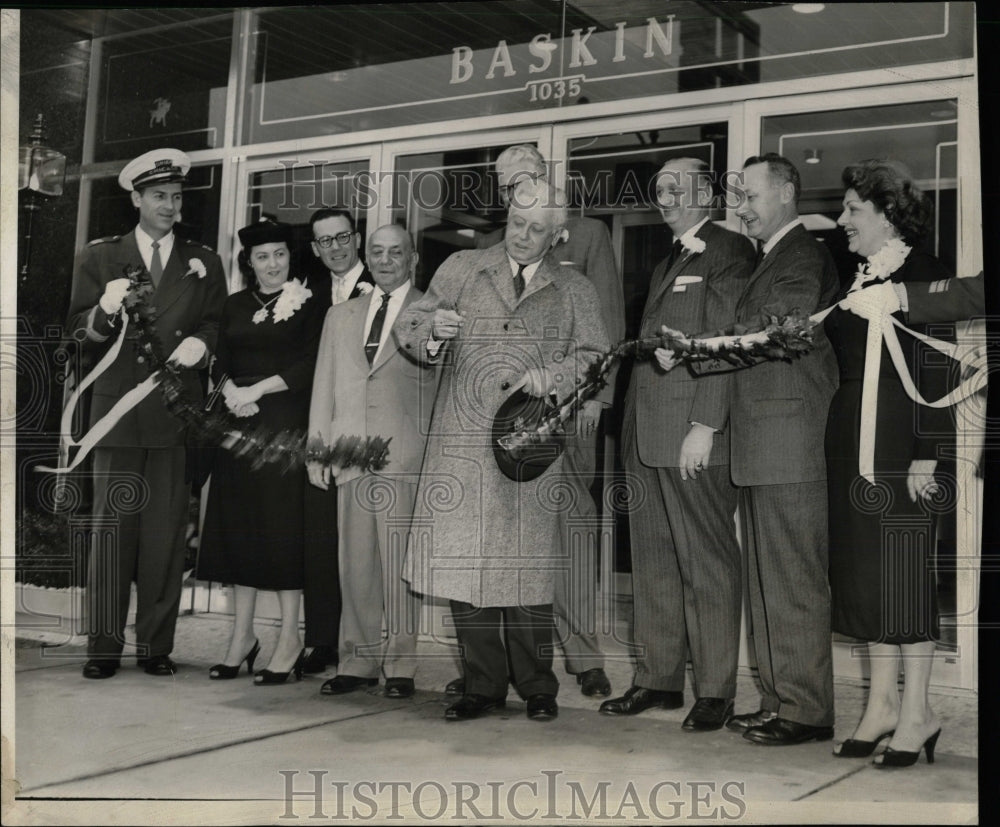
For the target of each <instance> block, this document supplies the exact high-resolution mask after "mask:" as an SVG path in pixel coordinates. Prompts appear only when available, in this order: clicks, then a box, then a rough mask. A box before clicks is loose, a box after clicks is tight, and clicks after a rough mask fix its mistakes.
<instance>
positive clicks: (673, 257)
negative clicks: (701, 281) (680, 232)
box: [667, 238, 684, 271]
mask: <svg viewBox="0 0 1000 827" xmlns="http://www.w3.org/2000/svg"><path fill="white" fill-rule="evenodd" d="M683 249H684V248H683V247H682V246H681V240H680V239H679V238H675V239H674V243H673V245H672V246H671V247H670V255H669V256H667V270H668V271H669V270H670V268H671V267H673V266H674V265H675V264H676V263H677V260H678V259H679V258H680V257H681V250H683Z"/></svg>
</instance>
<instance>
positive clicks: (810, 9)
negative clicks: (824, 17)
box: [792, 3, 826, 14]
mask: <svg viewBox="0 0 1000 827" xmlns="http://www.w3.org/2000/svg"><path fill="white" fill-rule="evenodd" d="M825 8H826V3H792V11H794V12H798V13H799V14H818V13H819V12H821V11H823V9H825Z"/></svg>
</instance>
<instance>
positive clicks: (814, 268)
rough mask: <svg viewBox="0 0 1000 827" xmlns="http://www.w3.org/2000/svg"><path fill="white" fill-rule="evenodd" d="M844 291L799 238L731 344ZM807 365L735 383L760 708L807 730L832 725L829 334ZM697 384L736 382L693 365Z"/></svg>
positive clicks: (778, 254)
mask: <svg viewBox="0 0 1000 827" xmlns="http://www.w3.org/2000/svg"><path fill="white" fill-rule="evenodd" d="M837 290H838V282H837V273H836V268H835V267H834V264H833V259H832V258H831V257H830V253H829V252H828V251H827V249H826V248H825V247H824V246H823V245H822V244H820V243H819V242H817V241H816V240H814V239H813V238H812V236H810V235H809V233H808V232H807V231H806V230H805V229H804V228H803V227H802V226H796V227H794V228H792V229H791V230H790V231H789V232H788V233H787V234H786V235H785V236H784V237H782V238H781V239H780V240H779V241H778V243H777V244H775V246H774V248H773V249H772V250H771V251H770V252H769V253H768V254H767V256H766V257H765V258H764V260H763V261H762V262H761V263H760V265H758V267H757V269H756V270H755V271H754V272H753V274H752V275H751V276H750V282H749V284H748V286H747V289H746V292H745V293H744V294H743V296H742V298H741V299H740V302H739V304H738V305H737V308H736V320H737V323H736V325H734V326H733V327H732V328H730V329H729V330H728V331H727V332H730V333H732V332H739V331H740V330H742V329H745V328H746V327H749V326H755V325H760V324H766V323H767V321H768V320H769V317H770V316H772V315H775V316H780V315H783V314H786V313H789V312H791V311H792V310H795V309H797V310H798V311H799V312H801V313H804V314H809V313H813V312H815V311H816V310H819V309H822V308H824V307H827V306H828V305H829V303H830V301H831V299H832V298H833V296H834V294H835V293H836V292H837ZM814 337H815V341H814V346H813V350H812V352H811V353H809V354H808V355H806V356H803V357H801V358H799V359H796V360H794V361H792V362H790V363H786V362H780V361H766V360H762V361H760V362H759V363H758V364H756V365H755V366H753V367H752V368H750V369H745V370H738V371H736V372H735V373H733V399H732V406H731V408H730V422H731V427H732V432H731V436H730V439H731V446H730V447H731V455H732V474H733V481H734V482H735V483H736V484H737V485H739V486H740V487H741V489H742V490H741V492H740V498H741V506H740V515H741V519H742V521H743V530H744V538H745V545H746V549H747V559H748V574H749V583H748V602H749V605H750V615H751V623H752V635H753V648H754V653H755V655H756V660H757V667H758V669H759V670H760V681H761V689H762V697H761V708H762V709H765V710H768V711H770V712H774V713H776V714H777V715H778V716H779V717H781V718H785V719H788V720H790V721H794V722H796V723H800V724H808V725H811V726H831V725H832V724H833V669H832V663H831V650H830V586H829V581H828V575H827V545H828V538H827V497H826V459H825V454H824V450H823V440H824V436H825V433H824V431H825V427H826V416H827V409H828V408H829V406H830V399H831V397H832V396H833V392H834V391H835V390H836V387H837V366H836V360H835V358H834V354H833V349H832V348H831V347H830V343H829V341H828V340H827V338H826V335H825V334H824V333H823V330H822V328H816V329H815V330H814ZM693 369H694V370H695V371H696V372H700V373H711V372H718V371H727V370H732V366H731V365H729V364H728V363H727V362H722V361H719V360H709V361H706V362H703V363H700V364H695V365H694V366H693Z"/></svg>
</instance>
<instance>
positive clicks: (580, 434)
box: [446, 144, 625, 696]
mask: <svg viewBox="0 0 1000 827" xmlns="http://www.w3.org/2000/svg"><path fill="white" fill-rule="evenodd" d="M496 174H497V184H498V186H499V190H500V200H501V201H502V202H503V204H504V206H509V204H510V197H509V194H510V193H511V192H512V191H513V189H514V187H516V186H517V184H518V182H519V181H523V180H525V179H530V180H533V181H539V180H540V181H547V180H548V168H547V165H546V162H545V159H544V158H543V157H542V155H541V153H539V151H538V149H537V148H536V147H535V146H534V145H533V144H518V145H516V146H511V147H507V149H505V150H504V151H503V152H501V153H500V155H499V156H498V157H497V160H496ZM502 239H503V229H502V228H501V229H498V230H496V231H494V232H493V233H490V234H489V235H487V236H484V237H481V238H480V239H479V240H478V241H477V247H479V248H481V249H486V248H489V247H492V246H493V245H495V244H498V243H499V242H500V241H501V240H502ZM549 257H550V258H552V259H553V260H555V261H558V262H559V264H560V265H563V266H566V267H572V268H573V269H575V270H578V271H579V272H581V273H583V274H584V275H585V276H586V277H587V278H588V279H589V280H590V282H591V284H593V285H594V288H595V289H596V290H597V296H598V300H599V301H600V306H601V315H602V318H603V319H604V326H605V328H606V329H607V332H608V338H609V340H610V341H611V343H612V344H615V343H616V342H618V341H619V340H620V339H621V338H622V337H623V336H624V335H625V299H624V295H623V292H622V283H621V278H620V277H619V275H618V268H617V267H616V266H615V259H614V253H613V252H612V250H611V237H610V235H609V234H608V228H607V226H606V225H605V224H604V222H602V221H599V220H598V219H596V218H588V217H586V216H575V217H572V218H568V219H567V221H566V227H565V232H564V233H563V237H562V240H561V241H560V242H559V243H558V244H556V246H555V247H554V248H553V250H552V251H551V252H550V253H549ZM616 375H617V368H615V369H613V370H612V372H611V374H609V376H608V383H607V387H606V388H605V389H604V390H603V391H601V393H600V394H599V395H598V396H597V397H596V398H595V399H592V400H589V401H588V402H586V403H584V405H583V408H582V410H581V411H580V412H579V413H578V414H577V416H576V421H575V424H574V423H572V422H571V423H569V426H568V427H567V432H568V436H567V439H566V443H565V453H564V459H563V479H564V480H565V482H566V483H567V484H568V485H569V486H570V488H571V489H572V491H573V500H574V503H575V504H576V508H575V509H574V510H573V511H561V512H560V522H559V538H560V544H561V547H562V554H563V556H565V557H567V558H569V560H570V563H571V568H570V569H567V570H565V571H563V572H561V573H560V575H559V577H557V580H556V587H555V594H554V596H553V606H552V609H553V616H554V618H555V625H556V633H557V638H558V640H559V642H560V644H561V645H562V647H563V653H564V654H565V656H566V670H567V671H568V672H569V673H570V674H572V675H576V680H577V683H578V684H579V686H580V691H581V692H582V693H583V694H584V695H591V696H593V695H598V696H607V695H610V694H611V682H610V681H609V680H608V677H607V675H606V674H605V672H604V654H603V653H602V651H601V647H600V643H599V642H598V640H597V564H598V558H599V556H600V547H601V546H600V532H599V525H598V514H597V508H596V507H595V504H594V500H593V497H592V495H591V493H590V486H591V483H592V482H593V481H594V475H595V474H596V472H597V453H598V452H597V447H598V446H597V441H598V438H599V430H598V425H599V424H600V418H601V413H602V412H603V410H604V409H605V408H608V407H610V405H611V403H612V401H613V399H614V383H615V377H616ZM461 686H462V679H461V678H459V679H457V680H455V681H452V682H451V683H449V684H448V687H447V689H446V691H447V692H448V693H449V694H461Z"/></svg>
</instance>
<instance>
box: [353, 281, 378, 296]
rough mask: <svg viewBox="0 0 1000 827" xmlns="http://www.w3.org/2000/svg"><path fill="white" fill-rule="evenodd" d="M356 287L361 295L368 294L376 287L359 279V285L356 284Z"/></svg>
mask: <svg viewBox="0 0 1000 827" xmlns="http://www.w3.org/2000/svg"><path fill="white" fill-rule="evenodd" d="M355 289H356V290H357V291H358V295H359V296H367V295H368V294H369V293H371V292H372V290H374V289H375V288H374V287H372V286H371V284H370V283H368V282H367V281H359V282H358V283H357V285H355Z"/></svg>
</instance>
